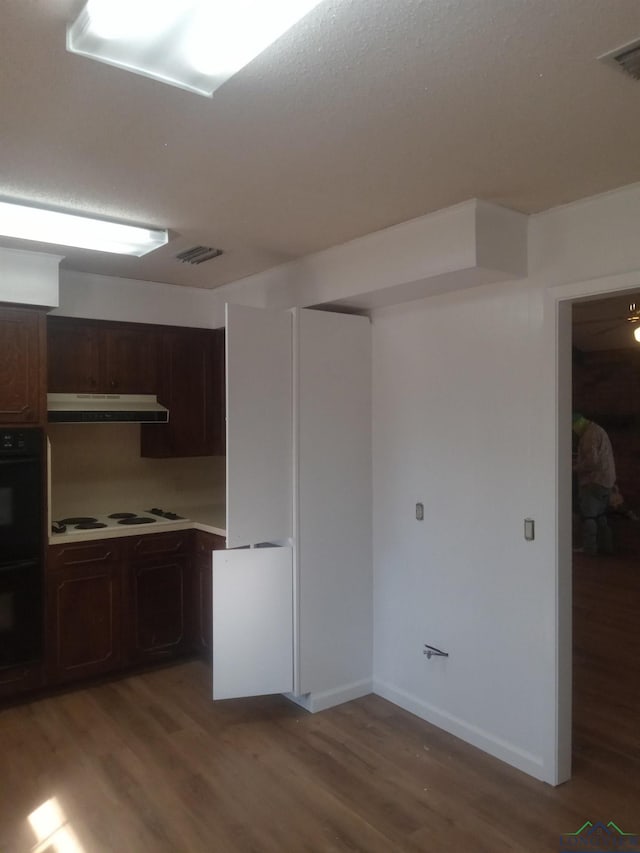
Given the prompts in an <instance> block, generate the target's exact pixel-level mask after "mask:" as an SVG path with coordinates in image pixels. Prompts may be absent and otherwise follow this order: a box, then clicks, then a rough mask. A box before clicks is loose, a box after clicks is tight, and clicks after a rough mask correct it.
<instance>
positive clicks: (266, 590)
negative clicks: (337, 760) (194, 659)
mask: <svg viewBox="0 0 640 853" xmlns="http://www.w3.org/2000/svg"><path fill="white" fill-rule="evenodd" d="M292 620H293V568H292V551H291V548H241V549H238V550H235V551H214V553H213V698H214V699H230V698H236V697H240V696H260V695H263V694H266V693H289V692H291V690H293V630H292V624H293V622H292Z"/></svg>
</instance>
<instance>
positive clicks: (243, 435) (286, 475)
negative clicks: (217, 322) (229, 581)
mask: <svg viewBox="0 0 640 853" xmlns="http://www.w3.org/2000/svg"><path fill="white" fill-rule="evenodd" d="M226 348H227V352H226V371H227V547H228V548H237V547H241V546H244V545H255V544H258V543H260V542H274V541H282V540H287V539H290V538H291V537H292V535H293V532H292V486H291V484H292V465H293V451H292V402H291V401H292V318H291V314H290V313H289V312H287V311H272V310H265V309H262V308H248V307H246V306H244V305H227V306H226Z"/></svg>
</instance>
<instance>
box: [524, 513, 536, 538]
mask: <svg viewBox="0 0 640 853" xmlns="http://www.w3.org/2000/svg"><path fill="white" fill-rule="evenodd" d="M524 538H525V539H526V540H527V542H533V540H534V539H535V538H536V523H535V521H534V520H533V519H532V518H525V520H524Z"/></svg>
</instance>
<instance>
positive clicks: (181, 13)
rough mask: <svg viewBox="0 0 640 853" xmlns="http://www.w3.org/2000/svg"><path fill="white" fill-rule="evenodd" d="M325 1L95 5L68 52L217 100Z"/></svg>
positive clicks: (113, 0) (76, 27) (156, 0)
mask: <svg viewBox="0 0 640 853" xmlns="http://www.w3.org/2000/svg"><path fill="white" fill-rule="evenodd" d="M319 2H320V0H272V2H265V0H228V2H226V3H223V2H221V0H89V2H88V3H87V4H86V5H85V7H84V8H83V9H82V11H81V12H80V14H79V16H78V17H77V18H76V20H75V21H74V22H73V23H72V24H71V25H70V26H69V28H68V30H67V50H69V51H71V52H72V53H78V54H81V55H83V56H87V57H90V58H92V59H97V60H98V61H100V62H106V63H107V64H109V65H116V66H118V67H119V68H124V69H126V70H128V71H133V72H134V73H136V74H142V75H144V76H146V77H153V78H154V79H156V80H160V81H162V82H163V83H169V84H171V85H173V86H179V87H181V88H183V89H188V90H189V91H192V92H197V93H198V94H201V95H207V96H211V95H212V94H213V92H214V91H215V90H216V89H217V88H218V87H219V86H221V85H222V83H224V82H225V80H228V79H229V77H231V76H233V74H235V73H236V72H237V71H238V70H239V69H240V68H242V67H243V66H245V65H246V64H247V63H248V62H250V61H251V60H252V59H253V58H254V57H256V56H257V55H258V54H259V53H261V52H262V51H263V50H264V49H265V48H266V47H268V45H270V44H272V42H274V41H275V40H276V39H277V38H279V37H280V36H281V35H282V34H283V33H284V32H286V30H288V29H290V28H291V27H292V26H293V25H294V24H295V23H296V22H297V21H299V20H300V19H301V18H303V17H304V16H305V15H306V14H307V12H309V11H310V10H311V9H312V8H313V7H314V6H317V5H318V3H319Z"/></svg>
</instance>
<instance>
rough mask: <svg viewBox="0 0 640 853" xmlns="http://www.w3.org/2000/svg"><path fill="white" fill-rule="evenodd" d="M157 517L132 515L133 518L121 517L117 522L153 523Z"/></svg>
mask: <svg viewBox="0 0 640 853" xmlns="http://www.w3.org/2000/svg"><path fill="white" fill-rule="evenodd" d="M156 520H157V519H155V518H148V517H147V516H145V515H140V516H135V515H134V516H133V518H121V519H120V521H119V522H118V524H155V522H156Z"/></svg>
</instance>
